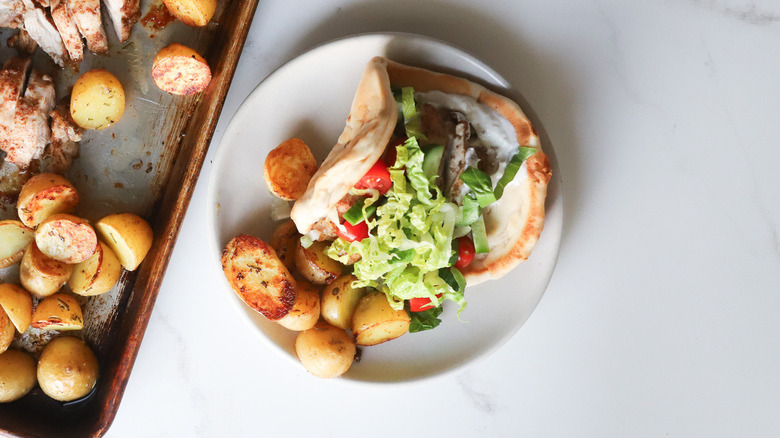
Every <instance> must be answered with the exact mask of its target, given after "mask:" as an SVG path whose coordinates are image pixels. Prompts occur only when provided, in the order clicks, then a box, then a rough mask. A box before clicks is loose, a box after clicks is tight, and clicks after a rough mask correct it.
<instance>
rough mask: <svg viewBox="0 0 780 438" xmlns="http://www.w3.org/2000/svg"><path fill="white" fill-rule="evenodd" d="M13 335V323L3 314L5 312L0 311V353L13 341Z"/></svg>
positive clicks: (14, 329) (14, 331) (14, 330)
mask: <svg viewBox="0 0 780 438" xmlns="http://www.w3.org/2000/svg"><path fill="white" fill-rule="evenodd" d="M15 334H16V328H14V323H13V322H11V318H10V317H9V316H8V314H7V313H5V310H3V309H0V353H2V352H4V351H5V350H8V347H10V346H11V342H13V341H14V335H15Z"/></svg>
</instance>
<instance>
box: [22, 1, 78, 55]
mask: <svg viewBox="0 0 780 438" xmlns="http://www.w3.org/2000/svg"><path fill="white" fill-rule="evenodd" d="M22 1H23V2H24V8H25V9H24V15H23V17H24V29H25V30H26V31H27V32H28V33H29V34H30V36H31V37H32V38H33V39H34V40H35V41H36V42H37V43H38V45H39V46H41V49H43V51H44V52H46V53H48V54H49V56H51V59H53V60H54V62H56V63H57V65H59V66H60V67H62V66H64V65H65V60H66V59H68V52H67V50H66V49H65V45H64V44H63V43H62V38H61V37H60V33H59V32H58V31H57V27H55V26H54V23H52V21H51V18H49V16H48V14H47V13H46V11H45V10H44V9H43V8H41V7H40V6H38V5H37V4H35V3H33V2H32V0H22Z"/></svg>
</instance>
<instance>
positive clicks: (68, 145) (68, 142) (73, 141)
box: [44, 99, 84, 174]
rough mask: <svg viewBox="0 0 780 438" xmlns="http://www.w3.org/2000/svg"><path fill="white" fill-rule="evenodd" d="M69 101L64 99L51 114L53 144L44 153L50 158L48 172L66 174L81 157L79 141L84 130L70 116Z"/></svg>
mask: <svg viewBox="0 0 780 438" xmlns="http://www.w3.org/2000/svg"><path fill="white" fill-rule="evenodd" d="M68 100H69V99H63V100H62V101H60V103H58V104H57V106H56V107H54V111H52V112H51V114H50V115H51V144H49V148H48V149H47V150H46V152H45V153H44V155H45V156H48V157H50V159H51V162H50V163H49V165H48V169H47V170H48V171H49V172H54V173H60V174H62V173H65V172H66V171H67V170H68V169H69V168H70V165H71V163H72V162H73V158H75V157H77V156H78V155H79V145H78V143H77V142H78V141H81V135H82V134H83V133H84V128H82V127H80V126H78V125H77V124H76V122H74V121H73V118H72V117H71V116H70V107H69V105H68Z"/></svg>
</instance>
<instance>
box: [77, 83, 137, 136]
mask: <svg viewBox="0 0 780 438" xmlns="http://www.w3.org/2000/svg"><path fill="white" fill-rule="evenodd" d="M124 112H125V90H124V88H122V83H121V82H119V79H117V77H116V76H114V75H113V74H111V73H110V72H108V71H106V70H103V69H94V70H90V71H88V72H86V73H84V74H83V75H81V77H79V78H78V79H77V80H76V83H75V84H73V91H72V92H71V94H70V115H71V117H73V121H74V122H76V124H77V125H79V126H81V127H82V128H86V129H105V128H108V127H109V126H111V125H113V124H114V123H116V122H118V121H119V119H121V118H122V114H123V113H124Z"/></svg>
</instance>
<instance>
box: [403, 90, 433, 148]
mask: <svg viewBox="0 0 780 438" xmlns="http://www.w3.org/2000/svg"><path fill="white" fill-rule="evenodd" d="M401 110H402V113H403V116H404V128H405V129H406V136H407V137H410V138H411V137H417V138H419V139H420V140H427V138H426V137H425V134H423V133H422V129H420V115H419V114H418V112H417V102H415V101H414V88H412V87H403V88H402V89H401Z"/></svg>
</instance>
